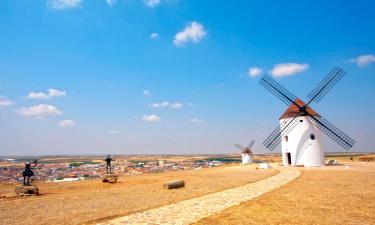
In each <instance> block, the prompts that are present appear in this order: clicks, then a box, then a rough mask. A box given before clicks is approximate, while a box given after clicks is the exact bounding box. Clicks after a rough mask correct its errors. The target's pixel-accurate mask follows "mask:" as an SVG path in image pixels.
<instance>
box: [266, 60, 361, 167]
mask: <svg viewBox="0 0 375 225" xmlns="http://www.w3.org/2000/svg"><path fill="white" fill-rule="evenodd" d="M345 74H346V72H345V71H344V70H342V69H340V68H336V67H335V68H334V69H333V70H332V71H331V72H330V73H329V74H328V75H327V76H326V77H325V78H324V79H323V80H322V81H321V82H320V83H319V84H318V85H317V87H316V88H315V89H314V90H313V91H311V92H310V94H308V96H307V97H308V98H309V101H308V102H307V104H305V103H304V102H303V101H302V100H301V99H299V98H297V97H296V96H295V95H294V94H292V93H291V92H290V91H288V90H287V89H286V88H285V87H283V86H281V85H280V84H279V83H277V82H276V81H275V80H274V79H272V78H271V77H270V76H269V75H267V74H265V75H264V76H263V77H262V78H261V79H260V81H259V83H260V84H261V85H262V86H263V87H265V88H266V89H267V90H269V91H270V92H271V93H272V94H274V95H275V96H276V97H278V98H279V99H280V100H281V101H283V102H284V103H285V104H286V105H288V106H289V107H288V109H287V110H286V111H285V112H284V113H283V115H282V116H281V117H280V118H279V122H280V125H279V126H277V128H276V129H275V130H274V131H273V132H272V133H271V135H270V136H269V137H268V138H267V139H266V140H265V141H264V142H263V144H264V145H265V146H266V147H267V148H268V149H269V150H270V151H272V150H274V149H275V148H276V147H277V146H278V145H279V144H280V142H281V147H282V148H281V151H282V159H283V164H284V165H285V166H288V165H304V166H324V165H325V159H324V151H323V147H322V139H321V136H322V135H321V133H322V132H323V133H324V134H326V135H327V136H328V137H330V138H331V139H332V140H333V141H335V142H336V143H337V144H339V145H340V146H341V147H343V148H344V149H346V150H349V149H350V148H351V147H353V145H354V143H355V141H354V140H353V139H351V138H350V137H349V136H348V135H346V134H345V133H344V132H342V131H341V130H339V129H338V128H336V127H335V126H334V125H332V124H331V123H330V122H328V120H326V119H325V118H323V117H322V116H321V115H320V114H318V113H317V112H316V111H314V110H313V109H312V108H311V107H310V106H309V105H310V104H311V103H312V102H315V103H318V102H320V100H322V98H323V97H324V96H325V95H326V94H327V93H328V91H329V90H331V88H332V87H333V86H334V85H335V84H336V83H337V82H338V81H339V80H340V79H341V78H342V77H343V76H344V75H345Z"/></svg>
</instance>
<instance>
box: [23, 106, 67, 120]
mask: <svg viewBox="0 0 375 225" xmlns="http://www.w3.org/2000/svg"><path fill="white" fill-rule="evenodd" d="M19 113H20V114H21V115H24V116H35V117H43V116H57V115H61V114H62V111H60V110H58V109H57V108H56V106H53V105H46V104H40V105H34V106H31V107H24V108H21V109H20V111H19Z"/></svg>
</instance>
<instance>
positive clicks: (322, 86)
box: [307, 67, 346, 105]
mask: <svg viewBox="0 0 375 225" xmlns="http://www.w3.org/2000/svg"><path fill="white" fill-rule="evenodd" d="M345 74H346V72H345V71H344V70H342V69H340V68H337V67H335V68H333V69H332V71H331V72H329V73H328V74H327V76H326V77H325V78H324V79H323V80H322V81H321V82H320V83H319V84H318V85H317V86H316V88H315V89H314V90H312V91H311V92H310V93H309V94H308V95H307V97H308V98H310V101H309V102H308V103H307V105H309V103H311V102H312V101H314V102H316V103H318V102H320V100H322V98H323V97H324V96H325V95H326V94H327V93H328V91H329V90H331V89H332V87H333V86H335V84H337V82H339V80H341V78H342V77H343V76H344V75H345Z"/></svg>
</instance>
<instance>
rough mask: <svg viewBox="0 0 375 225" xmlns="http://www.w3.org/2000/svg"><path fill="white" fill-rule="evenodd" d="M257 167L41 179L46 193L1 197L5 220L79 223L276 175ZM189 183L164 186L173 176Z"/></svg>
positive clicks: (4, 191)
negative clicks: (113, 180) (112, 178)
mask: <svg viewBox="0 0 375 225" xmlns="http://www.w3.org/2000/svg"><path fill="white" fill-rule="evenodd" d="M276 173H277V171H275V170H268V171H264V170H256V169H255V166H230V167H229V166H228V167H217V168H210V169H201V170H190V171H178V172H169V173H163V174H145V175H137V176H132V177H129V176H126V177H120V178H119V180H120V182H119V183H117V184H112V185H111V184H106V183H102V182H101V181H100V180H87V181H81V182H69V183H40V184H37V186H38V187H39V189H40V190H41V194H42V195H40V196H37V197H23V198H12V199H0V211H1V220H0V224H79V223H89V222H96V221H100V219H109V218H114V217H117V216H123V215H126V214H129V213H132V212H137V211H143V210H146V209H150V208H155V207H158V206H162V205H167V204H170V203H175V202H179V201H182V200H185V199H189V198H193V197H197V196H201V195H205V194H208V193H213V192H217V191H221V190H224V189H228V188H231V187H236V186H240V185H243V184H246V183H250V182H254V181H257V180H260V179H263V178H265V177H268V176H271V175H274V174H276ZM174 179H185V182H186V187H185V188H181V189H176V190H165V189H162V184H163V183H164V182H166V181H169V180H174ZM14 187H15V186H14V185H0V195H3V196H4V195H13V192H14Z"/></svg>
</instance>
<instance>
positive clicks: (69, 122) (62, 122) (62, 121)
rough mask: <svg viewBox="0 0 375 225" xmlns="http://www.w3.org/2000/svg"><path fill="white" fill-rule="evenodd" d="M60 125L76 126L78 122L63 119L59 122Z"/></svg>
mask: <svg viewBox="0 0 375 225" xmlns="http://www.w3.org/2000/svg"><path fill="white" fill-rule="evenodd" d="M57 125H58V126H59V127H64V128H65V127H74V126H75V125H76V122H75V121H73V120H61V121H59V123H58V124H57Z"/></svg>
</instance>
